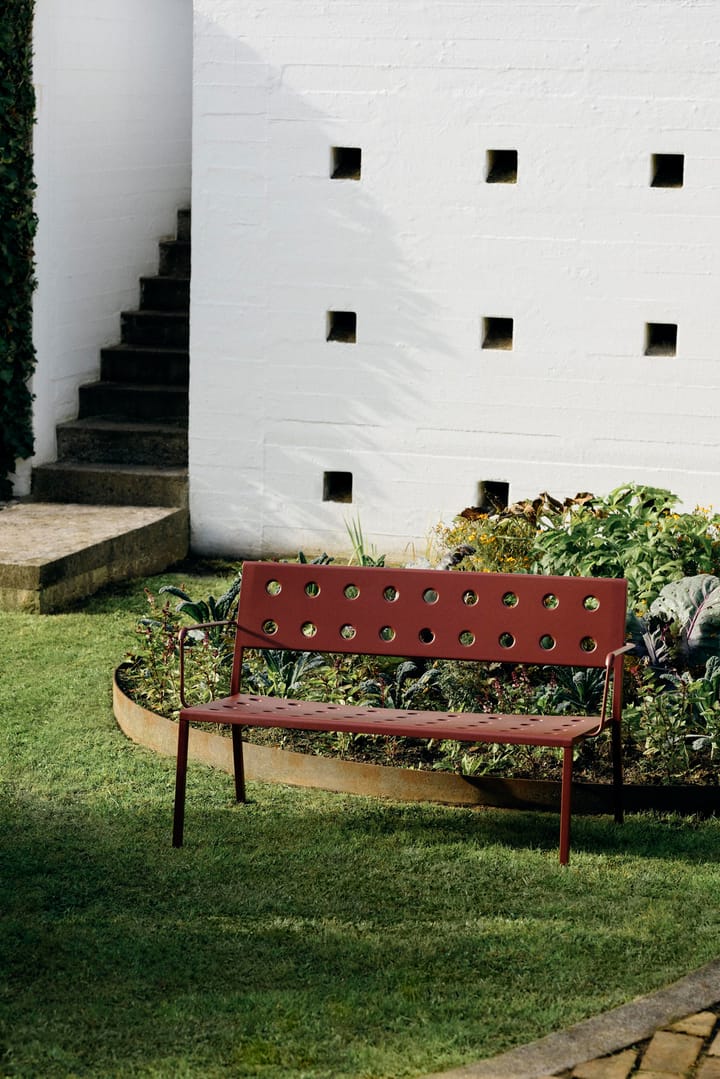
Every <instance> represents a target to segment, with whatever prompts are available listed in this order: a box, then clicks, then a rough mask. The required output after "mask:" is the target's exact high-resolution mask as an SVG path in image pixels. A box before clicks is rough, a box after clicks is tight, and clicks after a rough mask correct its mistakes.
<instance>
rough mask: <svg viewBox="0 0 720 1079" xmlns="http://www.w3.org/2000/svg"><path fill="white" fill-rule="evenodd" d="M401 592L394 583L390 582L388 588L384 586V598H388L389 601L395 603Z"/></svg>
mask: <svg viewBox="0 0 720 1079" xmlns="http://www.w3.org/2000/svg"><path fill="white" fill-rule="evenodd" d="M399 594H400V593H399V592H398V590H397V588H396V587H395V585H394V584H389V585H388V586H387V588H383V599H385V600H387V602H388V603H394V602H395V600H396V599H397V598H398V596H399Z"/></svg>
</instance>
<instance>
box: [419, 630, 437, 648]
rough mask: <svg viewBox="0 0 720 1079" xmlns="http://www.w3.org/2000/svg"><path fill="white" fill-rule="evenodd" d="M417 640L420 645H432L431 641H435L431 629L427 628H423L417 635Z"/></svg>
mask: <svg viewBox="0 0 720 1079" xmlns="http://www.w3.org/2000/svg"><path fill="white" fill-rule="evenodd" d="M418 640H419V641H420V643H421V644H432V643H433V641H434V640H435V634H434V633H433V631H432V630H431V629H429V628H428V627H427V626H425V627H424V628H423V629H421V630H420V632H419V633H418Z"/></svg>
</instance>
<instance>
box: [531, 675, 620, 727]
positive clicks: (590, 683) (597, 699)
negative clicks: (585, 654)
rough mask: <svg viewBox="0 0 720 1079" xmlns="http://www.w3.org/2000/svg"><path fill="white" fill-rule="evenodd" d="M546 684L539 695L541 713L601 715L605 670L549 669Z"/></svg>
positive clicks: (538, 702)
mask: <svg viewBox="0 0 720 1079" xmlns="http://www.w3.org/2000/svg"><path fill="white" fill-rule="evenodd" d="M544 673H545V675H546V677H547V684H546V686H545V687H544V688H541V689H540V690H539V691H538V693H537V694H536V698H535V699H536V702H537V705H538V711H539V712H542V713H545V712H547V713H557V712H561V713H563V712H569V713H572V714H573V715H576V716H588V715H597V714H598V713H599V711H600V707H601V702H602V695H603V689H604V686H605V671H604V669H603V668H602V667H577V668H575V667H546V668H544Z"/></svg>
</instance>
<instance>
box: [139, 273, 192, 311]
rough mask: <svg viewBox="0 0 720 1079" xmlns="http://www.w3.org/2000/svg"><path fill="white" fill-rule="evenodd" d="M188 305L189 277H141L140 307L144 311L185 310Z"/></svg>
mask: <svg viewBox="0 0 720 1079" xmlns="http://www.w3.org/2000/svg"><path fill="white" fill-rule="evenodd" d="M189 306H190V278H189V277H160V276H157V277H141V278H140V307H141V309H143V310H146V311H185V312H187V311H188V309H189Z"/></svg>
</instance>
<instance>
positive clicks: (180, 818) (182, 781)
mask: <svg viewBox="0 0 720 1079" xmlns="http://www.w3.org/2000/svg"><path fill="white" fill-rule="evenodd" d="M189 735H190V724H189V723H188V721H187V720H184V719H181V720H179V721H178V748H177V766H176V770H175V816H174V819H173V839H172V842H173V847H182V842H183V823H184V820H185V786H186V780H187V760H188V738H189Z"/></svg>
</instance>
